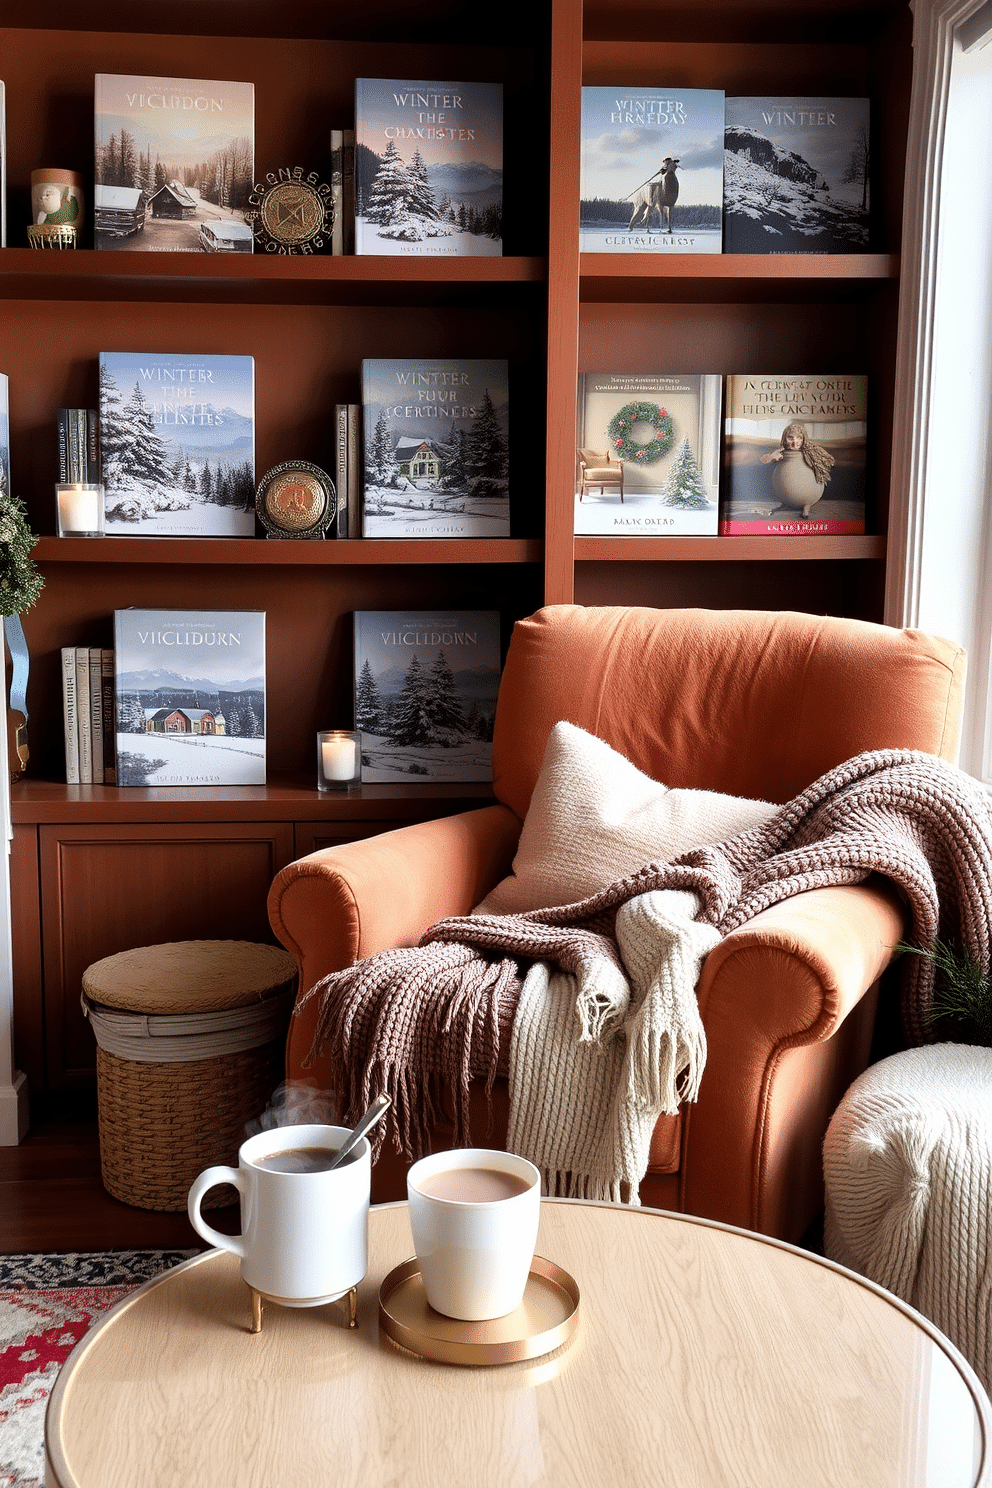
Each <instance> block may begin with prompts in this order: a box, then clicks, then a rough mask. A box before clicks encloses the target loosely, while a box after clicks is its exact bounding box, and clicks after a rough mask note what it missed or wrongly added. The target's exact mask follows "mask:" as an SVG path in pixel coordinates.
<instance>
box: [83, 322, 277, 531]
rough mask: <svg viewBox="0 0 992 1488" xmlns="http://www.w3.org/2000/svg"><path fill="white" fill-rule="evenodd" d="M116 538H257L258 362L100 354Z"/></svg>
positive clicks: (104, 445)
mask: <svg viewBox="0 0 992 1488" xmlns="http://www.w3.org/2000/svg"><path fill="white" fill-rule="evenodd" d="M99 428H100V463H101V470H102V478H103V485H104V503H105V508H106V532H107V535H108V536H118V537H120V536H124V537H136V536H141V537H254V535H255V362H254V358H253V357H250V356H222V355H218V356H197V355H196V354H194V353H192V352H190V353H182V352H170V353H163V352H140V351H103V352H101V353H100V419H99Z"/></svg>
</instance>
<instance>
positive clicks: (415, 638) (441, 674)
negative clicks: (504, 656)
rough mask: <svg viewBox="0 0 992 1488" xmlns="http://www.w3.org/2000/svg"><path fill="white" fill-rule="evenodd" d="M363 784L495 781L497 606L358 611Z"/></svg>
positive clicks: (358, 713) (357, 700)
mask: <svg viewBox="0 0 992 1488" xmlns="http://www.w3.org/2000/svg"><path fill="white" fill-rule="evenodd" d="M354 658H355V727H356V729H360V730H361V734H362V780H363V781H375V780H401V781H406V782H407V784H410V783H414V782H416V781H418V780H491V779H492V752H493V746H492V738H493V721H494V718H495V715H496V696H497V693H498V692H499V678H500V633H499V612H498V611H496V610H356V611H355V614H354Z"/></svg>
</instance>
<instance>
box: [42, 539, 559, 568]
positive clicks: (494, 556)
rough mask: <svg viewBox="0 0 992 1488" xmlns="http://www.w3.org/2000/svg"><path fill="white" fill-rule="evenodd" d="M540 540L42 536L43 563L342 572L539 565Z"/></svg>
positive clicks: (541, 544) (540, 553) (541, 552)
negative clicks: (426, 566) (356, 568)
mask: <svg viewBox="0 0 992 1488" xmlns="http://www.w3.org/2000/svg"><path fill="white" fill-rule="evenodd" d="M543 548H544V545H543V543H542V542H541V541H540V539H539V538H512V537H511V538H502V537H493V538H451V539H446V538H437V539H426V538H425V539H420V538H406V539H386V538H377V539H371V538H370V539H364V540H363V539H351V540H348V541H341V542H339V541H338V540H337V539H334V540H332V541H328V542H293V541H292V540H285V541H279V540H272V539H268V538H250V537H245V538H236V537H235V538H222V537H194V538H177V537H94V538H87V537H42V538H40V539H39V541H38V542H37V544H36V545H35V547H33V548H32V550H31V556H32V558H34V560H35V561H36V562H38V563H85V564H95V563H124V564H128V565H130V564H135V563H144V564H177V563H180V564H184V565H190V564H195V565H197V566H201V565H209V564H219V565H228V564H235V565H239V566H242V567H252V568H258V567H261V568H287V567H289V568H341V567H351V566H354V565H356V564H358V565H365V566H370V565H381V564H387V563H388V564H389V565H390V566H396V565H397V564H402V563H411V564H431V565H434V564H448V563H540V561H541V557H542V554H543Z"/></svg>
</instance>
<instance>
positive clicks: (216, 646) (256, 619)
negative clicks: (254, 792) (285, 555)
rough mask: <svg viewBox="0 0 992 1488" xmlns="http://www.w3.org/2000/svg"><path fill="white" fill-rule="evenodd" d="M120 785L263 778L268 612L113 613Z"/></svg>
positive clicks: (239, 781)
mask: <svg viewBox="0 0 992 1488" xmlns="http://www.w3.org/2000/svg"><path fill="white" fill-rule="evenodd" d="M114 666H115V677H114V693H115V711H116V719H117V783H118V785H125V786H126V785H131V786H134V785H264V784H265V613H264V611H262V610H186V609H175V610H138V609H130V610H115V611H114Z"/></svg>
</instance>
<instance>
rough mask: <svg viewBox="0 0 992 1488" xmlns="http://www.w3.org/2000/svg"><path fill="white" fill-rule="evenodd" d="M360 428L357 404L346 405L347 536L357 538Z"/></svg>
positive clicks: (360, 411) (360, 460) (359, 496)
mask: <svg viewBox="0 0 992 1488" xmlns="http://www.w3.org/2000/svg"><path fill="white" fill-rule="evenodd" d="M361 427H362V408H361V404H359V403H349V404H348V536H349V537H357V536H358V526H359V521H358V512H359V504H360V502H361V488H362V457H361V453H360V450H359V441H358V436H359V434H360V432H361Z"/></svg>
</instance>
